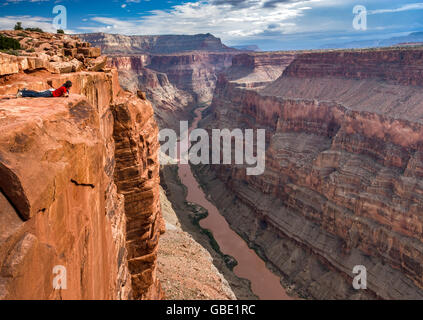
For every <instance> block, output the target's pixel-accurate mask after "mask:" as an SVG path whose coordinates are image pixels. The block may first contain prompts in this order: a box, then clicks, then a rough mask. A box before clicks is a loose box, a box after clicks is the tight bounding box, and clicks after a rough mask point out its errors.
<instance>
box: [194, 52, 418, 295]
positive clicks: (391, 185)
mask: <svg viewBox="0 0 423 320" xmlns="http://www.w3.org/2000/svg"><path fill="white" fill-rule="evenodd" d="M422 66H423V51H422V50H421V49H416V50H413V49H409V50H395V49H386V50H368V51H350V52H349V51H345V52H344V51H336V52H318V53H301V54H298V55H297V56H296V57H295V59H294V60H293V61H292V62H291V63H290V64H289V65H288V67H287V68H286V70H285V71H284V73H283V75H282V76H280V77H279V78H278V79H277V80H275V81H274V82H271V83H270V84H268V85H267V86H264V87H260V88H258V89H257V90H248V89H245V88H244V87H245V86H244V85H242V84H241V85H240V84H239V83H237V82H236V81H233V82H231V81H228V80H227V79H226V78H225V77H224V76H221V78H220V79H219V81H218V84H217V89H216V91H215V95H214V99H213V103H212V106H211V109H210V110H209V111H208V115H207V117H206V118H205V120H204V121H203V123H202V124H200V125H201V126H203V127H206V128H208V129H209V130H211V129H214V128H230V129H233V128H264V129H266V130H267V135H266V140H267V141H266V142H267V144H266V171H265V173H264V174H263V175H261V176H246V174H245V167H243V166H235V165H234V166H203V167H194V169H195V171H196V172H197V174H198V176H199V178H200V180H201V181H202V182H203V184H204V185H205V187H206V189H208V191H209V193H210V194H211V195H212V197H213V199H214V200H215V203H216V204H217V206H218V207H219V209H221V212H222V214H224V215H225V217H226V218H227V220H228V221H229V222H230V224H231V226H232V227H233V228H234V229H235V230H237V232H239V233H240V234H241V235H242V236H243V237H244V239H246V240H247V241H248V242H249V243H250V245H251V246H252V247H254V248H255V249H256V250H257V251H258V252H259V254H260V255H261V256H262V257H263V258H264V259H265V260H266V261H268V263H269V266H270V267H271V268H272V269H273V270H275V272H278V273H279V274H280V275H281V277H282V281H283V282H285V283H286V284H287V285H290V286H291V287H292V288H294V290H295V291H296V292H298V293H300V294H301V295H303V296H304V297H309V298H318V299H336V298H351V299H367V298H382V299H421V298H423V289H422V288H423V274H422V268H421V265H422V259H423V246H422V231H423V229H422V227H423V224H422V213H423V198H422V194H423V185H422V169H421V168H422V167H423V157H422V154H423V153H422V142H421V141H422V138H423V127H422V120H421V119H422V115H423V113H422V110H423V105H422V102H421V101H422V94H421V89H422V88H421V86H422V82H421V81H422V80H421V70H422ZM356 265H364V266H365V267H366V268H367V271H368V276H367V281H368V285H367V290H365V291H363V290H362V291H356V290H354V289H353V287H352V278H353V277H354V276H355V275H354V274H353V273H352V270H353V268H354V266H356Z"/></svg>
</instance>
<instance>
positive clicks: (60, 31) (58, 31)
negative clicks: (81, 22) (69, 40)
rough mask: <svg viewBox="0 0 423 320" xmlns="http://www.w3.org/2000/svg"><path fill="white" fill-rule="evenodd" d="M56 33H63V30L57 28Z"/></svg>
mask: <svg viewBox="0 0 423 320" xmlns="http://www.w3.org/2000/svg"><path fill="white" fill-rule="evenodd" d="M57 33H60V34H65V31H63V30H62V29H59V30H57Z"/></svg>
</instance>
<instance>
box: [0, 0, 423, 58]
mask: <svg viewBox="0 0 423 320" xmlns="http://www.w3.org/2000/svg"><path fill="white" fill-rule="evenodd" d="M56 5H63V6H65V7H66V10H67V30H68V32H70V33H85V32H109V33H121V34H196V33H208V32H209V33H212V34H214V35H216V36H218V37H220V38H222V40H223V41H224V43H226V44H228V45H241V44H257V45H259V46H260V47H261V48H262V49H264V50H277V49H306V48H319V47H320V46H322V45H324V44H328V43H341V42H350V41H355V40H370V39H385V38H390V37H393V36H400V35H406V34H408V33H410V32H414V31H423V1H422V0H420V2H419V1H413V0H404V1H402V0H395V1H393V0H342V1H341V0H199V1H177V0H170V1H169V0H150V1H147V0H112V1H106V0H103V1H99V0H90V1H88V0H86V1H82V0H75V1H66V0H63V1H60V0H2V1H0V29H10V28H12V27H13V25H14V24H15V22H16V21H22V22H23V25H24V27H29V26H31V27H35V26H38V27H41V28H42V29H44V30H47V31H53V30H54V28H53V26H52V20H53V18H54V16H55V15H54V14H53V12H52V11H53V7H54V6H56ZM356 5H363V6H364V7H365V8H366V9H367V12H368V16H367V29H366V30H355V29H354V28H353V19H354V14H353V8H354V6H356Z"/></svg>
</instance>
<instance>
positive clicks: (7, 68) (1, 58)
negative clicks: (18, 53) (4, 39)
mask: <svg viewBox="0 0 423 320" xmlns="http://www.w3.org/2000/svg"><path fill="white" fill-rule="evenodd" d="M18 72H19V61H18V57H15V56H11V55H8V54H4V53H0V76H2V75H6V74H14V73H18Z"/></svg>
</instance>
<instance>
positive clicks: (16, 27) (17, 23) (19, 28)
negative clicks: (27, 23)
mask: <svg viewBox="0 0 423 320" xmlns="http://www.w3.org/2000/svg"><path fill="white" fill-rule="evenodd" d="M14 29H15V30H23V28H22V22H16V24H15V28H14Z"/></svg>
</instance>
